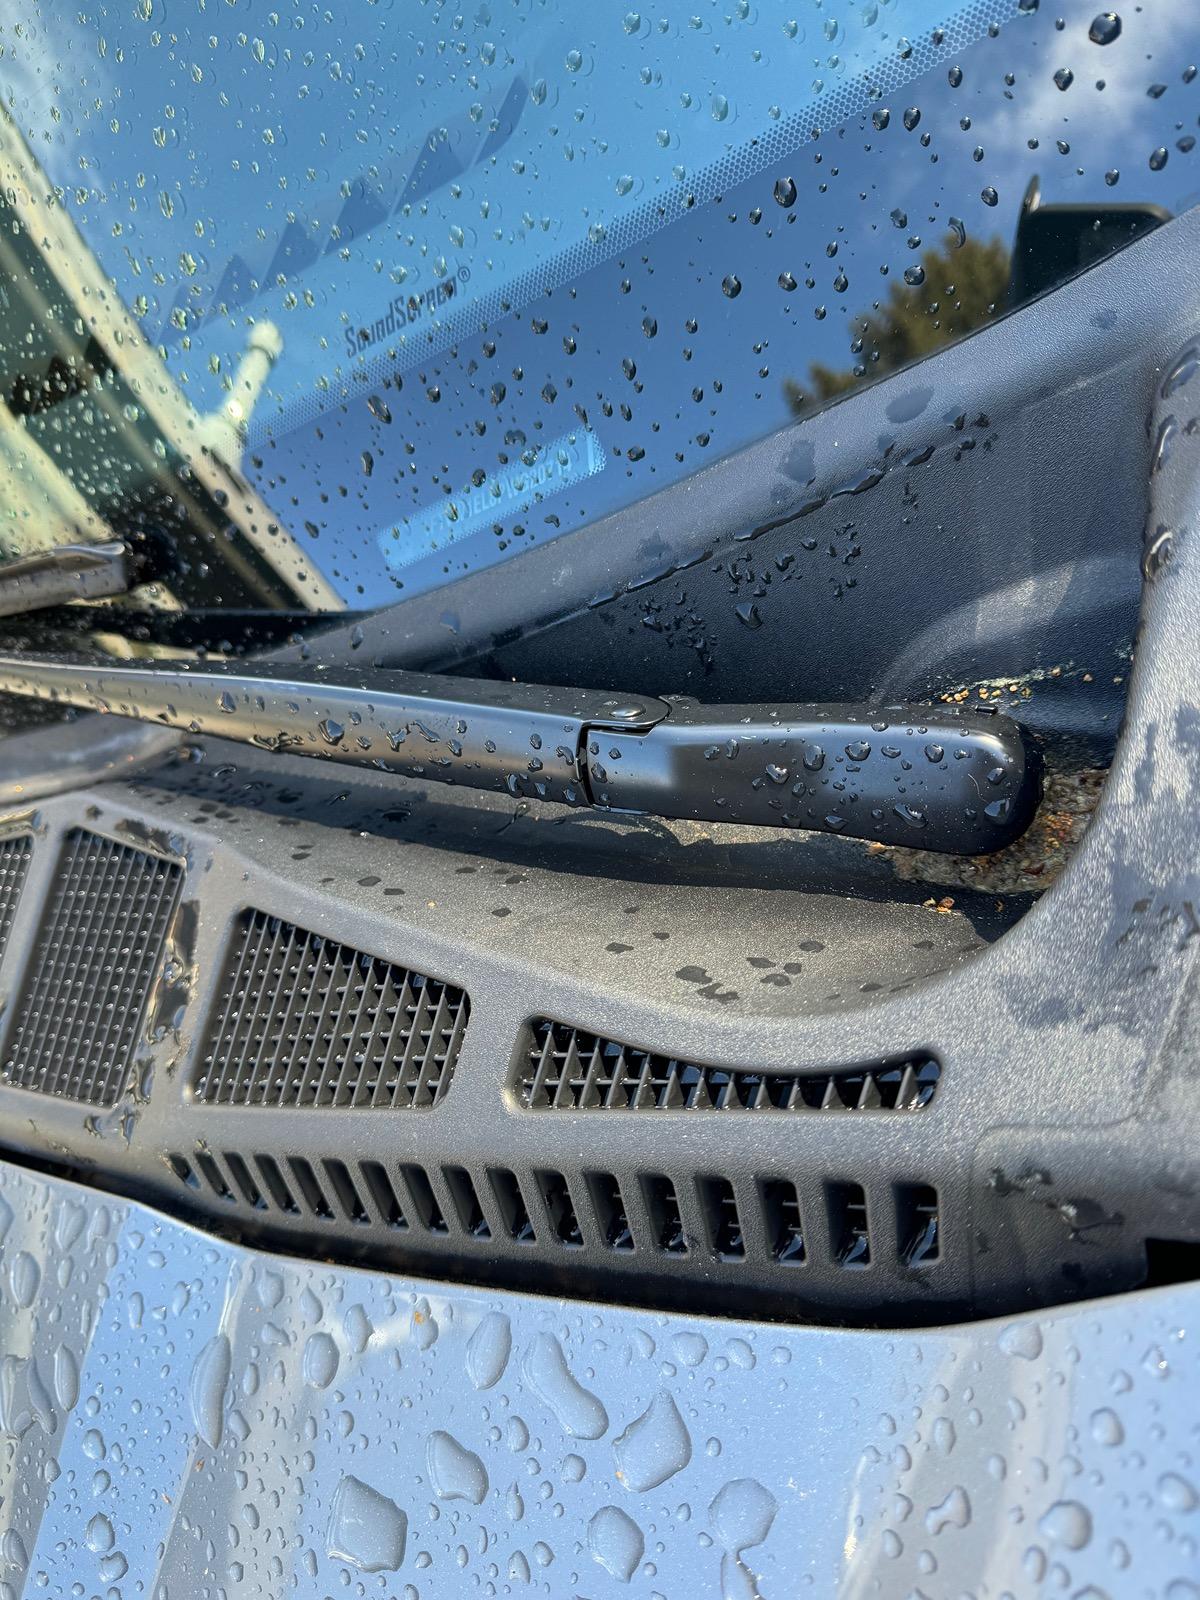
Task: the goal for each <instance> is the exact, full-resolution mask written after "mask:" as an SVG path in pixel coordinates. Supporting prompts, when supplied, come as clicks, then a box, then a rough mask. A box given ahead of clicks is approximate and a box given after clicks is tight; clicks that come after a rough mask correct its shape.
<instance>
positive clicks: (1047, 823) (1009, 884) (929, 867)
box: [868, 767, 1108, 911]
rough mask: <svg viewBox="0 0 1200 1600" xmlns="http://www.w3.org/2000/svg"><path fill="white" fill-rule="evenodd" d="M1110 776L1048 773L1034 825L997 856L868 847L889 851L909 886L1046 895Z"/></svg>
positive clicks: (937, 904)
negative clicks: (946, 885) (928, 885)
mask: <svg viewBox="0 0 1200 1600" xmlns="http://www.w3.org/2000/svg"><path fill="white" fill-rule="evenodd" d="M1107 776H1108V774H1107V772H1106V770H1105V769H1104V768H1103V767H1084V768H1082V769H1080V770H1077V771H1074V772H1051V773H1048V774H1047V776H1046V787H1045V795H1044V797H1043V799H1042V804H1041V807H1040V808H1039V810H1038V814H1037V816H1036V817H1035V818H1034V819H1033V825H1032V826H1031V827H1030V829H1029V831H1028V832H1027V833H1025V834H1023V835H1022V837H1021V838H1020V839H1018V840H1016V842H1015V843H1013V844H1011V845H1009V846H1008V848H1007V849H1006V850H998V851H997V852H996V853H995V855H990V856H944V855H934V854H933V853H931V852H930V851H928V850H906V849H902V848H899V847H888V846H879V845H871V846H868V849H869V850H870V851H871V853H872V854H881V853H886V854H887V856H888V857H889V859H890V860H891V863H892V866H893V868H894V869H895V872H896V874H897V876H898V877H901V878H904V879H906V880H908V881H909V882H916V883H939V884H940V883H944V884H959V885H960V886H961V887H962V888H964V889H981V890H983V891H984V892H985V893H988V894H1022V893H1029V892H1034V893H1040V892H1041V891H1042V890H1044V889H1048V888H1049V887H1050V885H1051V884H1052V883H1053V882H1054V881H1055V879H1056V878H1058V877H1059V876H1060V875H1061V873H1062V871H1063V869H1064V867H1065V866H1066V865H1067V863H1068V861H1070V859H1071V856H1072V854H1073V853H1074V851H1075V849H1076V847H1077V846H1078V844H1079V841H1080V840H1081V839H1082V838H1083V835H1084V833H1085V831H1086V829H1087V825H1088V823H1089V822H1090V820H1091V817H1092V813H1093V812H1094V811H1095V809H1096V805H1097V803H1098V801H1099V799H1100V791H1101V789H1102V787H1103V785H1104V780H1105V778H1106V777H1107ZM945 903H946V902H945V899H944V898H943V899H942V900H938V899H936V898H933V899H930V900H928V901H926V904H927V905H928V906H929V907H930V908H931V909H933V910H935V911H941V910H942V908H943V906H944V905H945ZM952 903H953V902H951V904H952Z"/></svg>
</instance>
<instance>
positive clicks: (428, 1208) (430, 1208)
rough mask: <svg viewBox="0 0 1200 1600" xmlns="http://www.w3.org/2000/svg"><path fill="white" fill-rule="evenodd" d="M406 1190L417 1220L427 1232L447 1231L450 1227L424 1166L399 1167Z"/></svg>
mask: <svg viewBox="0 0 1200 1600" xmlns="http://www.w3.org/2000/svg"><path fill="white" fill-rule="evenodd" d="M400 1170H401V1172H402V1173H403V1174H404V1181H405V1183H406V1184H407V1185H408V1192H409V1194H410V1195H411V1196H412V1202H413V1209H414V1211H415V1213H416V1217H417V1221H418V1222H419V1223H420V1224H421V1226H422V1227H423V1228H424V1229H425V1231H426V1232H427V1233H449V1231H450V1227H449V1224H448V1223H447V1221H446V1218H445V1215H444V1214H443V1212H442V1208H441V1205H440V1204H439V1202H438V1197H437V1195H436V1194H434V1192H433V1185H432V1184H431V1183H430V1181H429V1174H428V1173H427V1172H426V1171H425V1168H424V1167H417V1166H404V1167H401V1169H400Z"/></svg>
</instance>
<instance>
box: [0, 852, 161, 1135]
mask: <svg viewBox="0 0 1200 1600" xmlns="http://www.w3.org/2000/svg"><path fill="white" fill-rule="evenodd" d="M182 881H183V869H182V868H181V867H180V866H179V865H178V864H177V863H175V862H172V861H166V860H164V859H162V858H161V857H159V856H153V855H148V854H146V852H145V851H142V850H134V849H133V848H132V847H131V846H129V845H124V844H117V843H115V842H114V841H113V840H112V839H102V838H100V837H99V836H98V835H96V834H93V833H86V832H84V831H82V830H80V831H77V832H75V833H72V834H69V835H68V837H67V839H66V843H65V844H64V847H63V853H62V858H61V860H60V861H59V864H58V871H57V873H56V875H55V879H54V883H53V885H52V887H51V890H50V895H49V898H48V900H47V904H46V910H45V913H44V915H43V918H42V925H41V931H40V933H39V935H38V942H37V949H36V951H35V953H34V957H33V965H32V969H31V977H30V979H29V982H28V985H27V987H26V990H25V992H24V994H23V995H22V997H21V1003H20V1006H19V1008H18V1013H17V1021H16V1026H15V1031H14V1034H13V1039H12V1043H11V1045H10V1047H9V1049H8V1051H7V1052H6V1055H5V1058H4V1066H3V1072H2V1074H0V1075H2V1076H3V1078H4V1080H5V1081H6V1082H8V1083H12V1084H15V1085H16V1086H17V1087H18V1088H21V1089H34V1090H37V1091H38V1092H39V1093H41V1094H51V1095H61V1096H62V1097H63V1098H65V1099H68V1100H83V1101H86V1102H87V1103H88V1104H89V1105H94V1106H111V1105H113V1104H114V1103H115V1102H116V1100H117V1097H118V1096H119V1095H120V1093H121V1090H122V1088H123V1086H124V1083H125V1077H126V1074H127V1072H128V1070H129V1064H130V1060H131V1058H132V1055H133V1051H134V1049H135V1047H136V1045H137V1042H138V1036H139V1033H140V1031H141V1026H142V1017H143V1016H144V1014H145V1010H146V1002H147V999H148V997H149V994H150V988H151V984H152V982H153V979H154V974H155V972H156V970H157V968H158V965H159V962H160V960H161V957H162V950H163V944H164V941H165V940H166V936H167V930H168V928H169V926H170V922H171V917H172V915H173V913H174V910H175V904H176V901H177V900H178V898H179V889H180V885H181V883H182Z"/></svg>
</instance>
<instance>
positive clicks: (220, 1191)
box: [196, 1150, 237, 1205]
mask: <svg viewBox="0 0 1200 1600" xmlns="http://www.w3.org/2000/svg"><path fill="white" fill-rule="evenodd" d="M196 1165H197V1166H198V1167H199V1168H200V1171H201V1173H202V1174H203V1176H204V1181H205V1183H207V1184H208V1187H209V1188H210V1189H211V1190H212V1192H213V1193H214V1194H215V1195H216V1197H217V1199H218V1200H225V1201H227V1202H228V1203H229V1204H230V1205H236V1204H237V1197H236V1196H235V1195H234V1192H233V1190H232V1189H231V1188H230V1187H229V1185H228V1184H227V1183H226V1181H225V1174H224V1173H223V1172H222V1171H221V1169H220V1167H219V1166H218V1165H217V1163H216V1161H215V1160H214V1159H213V1157H212V1156H210V1155H209V1153H208V1151H207V1150H197V1151H196Z"/></svg>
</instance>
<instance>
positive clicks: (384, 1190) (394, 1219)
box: [358, 1161, 408, 1228]
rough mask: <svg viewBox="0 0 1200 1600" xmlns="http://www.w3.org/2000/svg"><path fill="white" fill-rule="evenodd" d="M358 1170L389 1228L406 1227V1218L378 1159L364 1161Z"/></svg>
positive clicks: (397, 1196)
mask: <svg viewBox="0 0 1200 1600" xmlns="http://www.w3.org/2000/svg"><path fill="white" fill-rule="evenodd" d="M358 1170H359V1172H360V1173H361V1174H362V1181H363V1184H364V1186H365V1188H366V1191H367V1193H368V1194H369V1195H370V1197H371V1203H372V1204H373V1205H374V1207H375V1210H376V1211H377V1212H378V1213H379V1216H380V1218H381V1220H382V1221H383V1222H384V1223H385V1224H386V1225H387V1226H388V1227H389V1228H407V1227H408V1218H407V1217H406V1216H405V1215H404V1209H403V1207H402V1206H401V1204H400V1197H399V1195H398V1194H397V1193H396V1190H395V1188H394V1186H393V1184H392V1180H391V1179H390V1178H389V1177H388V1175H387V1172H386V1170H385V1168H384V1167H383V1166H382V1165H381V1164H380V1163H379V1162H378V1161H364V1162H362V1163H361V1164H360V1166H359V1169H358Z"/></svg>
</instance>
